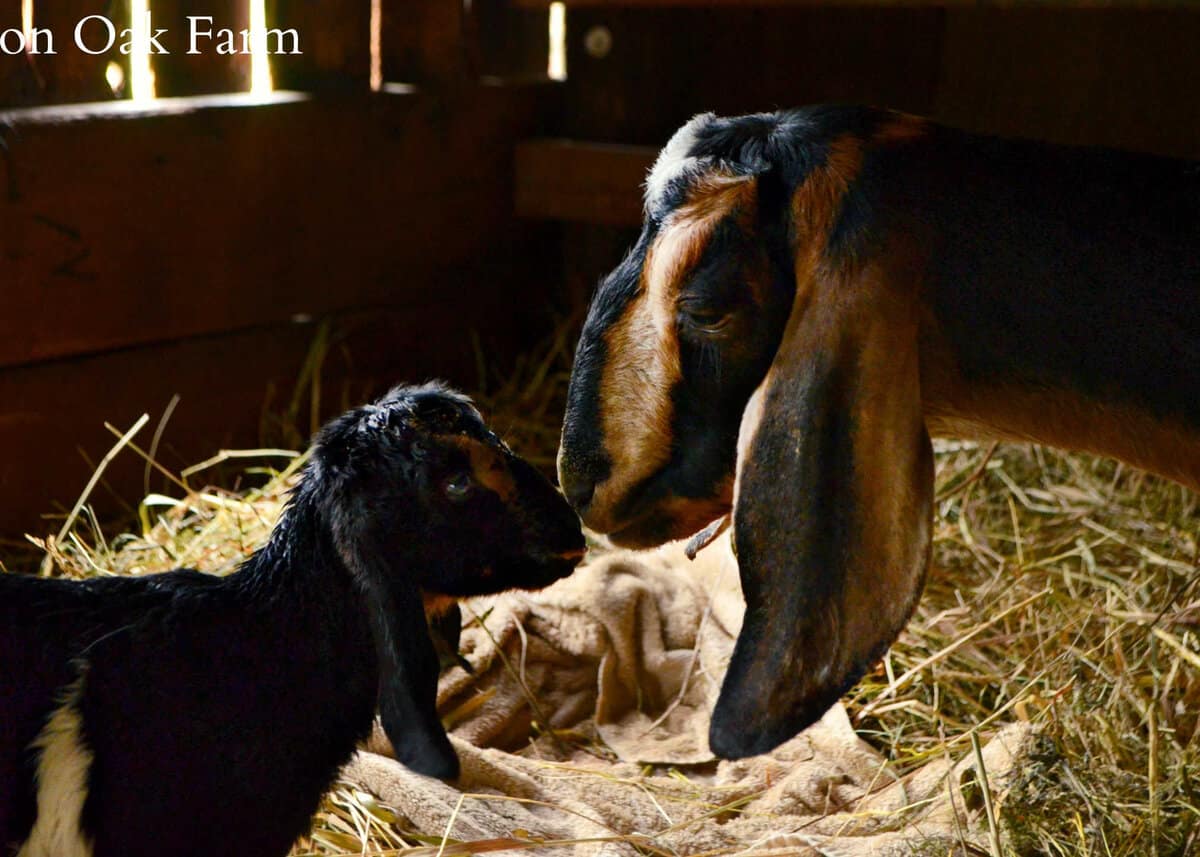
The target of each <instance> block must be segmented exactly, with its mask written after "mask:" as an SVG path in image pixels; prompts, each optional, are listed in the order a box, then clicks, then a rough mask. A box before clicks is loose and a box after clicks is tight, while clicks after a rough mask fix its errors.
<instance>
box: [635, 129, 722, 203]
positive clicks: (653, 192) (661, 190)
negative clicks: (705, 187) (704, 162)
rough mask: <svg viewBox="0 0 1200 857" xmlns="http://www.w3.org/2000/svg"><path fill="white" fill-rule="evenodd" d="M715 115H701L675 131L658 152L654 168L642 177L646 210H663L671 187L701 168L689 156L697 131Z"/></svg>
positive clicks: (691, 156) (698, 163) (698, 162)
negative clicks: (644, 187) (644, 184)
mask: <svg viewBox="0 0 1200 857" xmlns="http://www.w3.org/2000/svg"><path fill="white" fill-rule="evenodd" d="M715 119H716V116H714V115H713V114H712V113H701V114H700V115H699V116H695V117H693V118H692V120H691V121H690V122H688V123H687V124H686V125H684V126H683V127H682V128H680V129H679V130H678V131H676V132H675V134H674V136H672V137H671V139H670V140H669V141H668V142H667V145H666V146H664V147H663V149H662V151H661V152H659V153H658V158H657V159H656V160H655V162H654V166H653V167H651V168H650V173H649V175H647V177H646V210H647V211H651V212H653V211H657V210H660V209H662V208H663V207H664V205H665V201H666V197H667V195H668V191H669V190H670V188H671V185H672V184H674V183H675V182H677V181H678V180H680V179H683V178H685V177H687V176H689V175H691V174H693V173H694V172H696V171H697V170H698V169H699V168H700V167H701V159H700V158H697V157H695V156H694V155H692V150H693V149H694V148H695V146H696V143H697V142H698V140H699V135H700V132H701V130H702V129H703V128H705V127H707V126H708V125H710V124H711V123H712V122H713V121H714V120H715Z"/></svg>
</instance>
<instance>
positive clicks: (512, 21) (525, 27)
mask: <svg viewBox="0 0 1200 857" xmlns="http://www.w3.org/2000/svg"><path fill="white" fill-rule="evenodd" d="M472 9H473V10H474V15H475V20H476V21H477V25H476V29H477V32H478V38H479V53H480V60H479V62H480V73H481V74H487V75H495V76H497V77H502V78H513V77H545V76H546V67H547V62H548V60H549V56H550V27H549V23H550V16H549V14H548V13H547V10H546V8H545V7H542V8H534V9H524V8H517V7H515V6H514V5H513V4H512V3H511V2H510V0H475V2H474V3H473V5H472Z"/></svg>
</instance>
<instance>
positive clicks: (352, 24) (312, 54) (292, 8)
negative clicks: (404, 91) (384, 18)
mask: <svg viewBox="0 0 1200 857" xmlns="http://www.w3.org/2000/svg"><path fill="white" fill-rule="evenodd" d="M267 24H268V25H269V26H271V27H279V28H281V29H294V30H295V31H296V32H297V34H298V35H299V38H300V49H301V53H300V54H298V55H294V56H293V55H286V54H281V55H277V56H273V57H271V72H272V74H273V75H274V78H275V85H276V87H278V88H280V89H299V90H303V91H305V92H331V91H332V92H342V91H351V92H353V91H363V90H366V89H367V88H368V84H369V82H370V75H371V3H370V2H369V0H354V2H351V3H339V4H337V12H336V14H331V12H330V8H329V4H327V3H314V2H312V0H268V2H267Z"/></svg>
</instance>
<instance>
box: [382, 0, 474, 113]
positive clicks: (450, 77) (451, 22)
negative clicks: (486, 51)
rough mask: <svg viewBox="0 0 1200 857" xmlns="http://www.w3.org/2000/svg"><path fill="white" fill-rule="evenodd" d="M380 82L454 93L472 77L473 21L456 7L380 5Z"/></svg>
mask: <svg viewBox="0 0 1200 857" xmlns="http://www.w3.org/2000/svg"><path fill="white" fill-rule="evenodd" d="M380 3H381V10H380V11H381V14H382V21H381V22H380V48H381V52H382V64H383V79H384V80H385V81H388V82H402V83H415V84H417V85H418V86H421V87H424V88H426V89H429V90H431V91H436V92H439V93H447V92H455V91H457V90H458V89H460V88H462V86H464V85H465V84H466V82H467V81H469V80H474V79H475V78H476V77H478V55H477V51H476V44H475V32H474V27H473V23H474V22H473V20H472V16H471V14H470V13H469V12H468V10H467V7H466V6H465V5H464V4H463V3H461V2H446V0H380Z"/></svg>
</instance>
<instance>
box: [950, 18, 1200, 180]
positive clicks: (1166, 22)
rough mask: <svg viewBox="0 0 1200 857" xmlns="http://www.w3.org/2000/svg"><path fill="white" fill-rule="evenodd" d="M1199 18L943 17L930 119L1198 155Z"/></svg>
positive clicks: (1001, 131) (1003, 131)
mask: <svg viewBox="0 0 1200 857" xmlns="http://www.w3.org/2000/svg"><path fill="white" fill-rule="evenodd" d="M1197 44H1200V11H1197V10H1196V9H1194V8H1193V9H1191V10H1189V11H1182V10H1175V11H1166V10H1162V9H1143V10H1134V9H1118V10H1090V11H1089V10H1080V9H1073V10H1072V9H1066V10H1049V9H975V10H962V11H953V12H950V13H947V17H946V36H945V50H944V55H943V60H942V72H941V75H940V77H941V80H942V84H941V86H940V89H939V92H938V98H937V110H936V112H937V115H938V116H939V118H943V119H945V120H947V121H950V122H953V123H955V124H958V125H962V126H963V127H966V128H970V129H973V130H979V131H987V132H992V133H999V134H1013V135H1022V136H1029V137H1038V138H1041V139H1046V140H1054V141H1058V142H1063V143H1088V144H1097V145H1107V146H1116V147H1121V148H1131V149H1143V150H1146V151H1152V152H1158V153H1161V154H1168V155H1180V156H1185V157H1193V158H1195V157H1200V99H1197V98H1196V91H1195V81H1196V79H1197V77H1200V51H1197V50H1196V46H1197Z"/></svg>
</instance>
